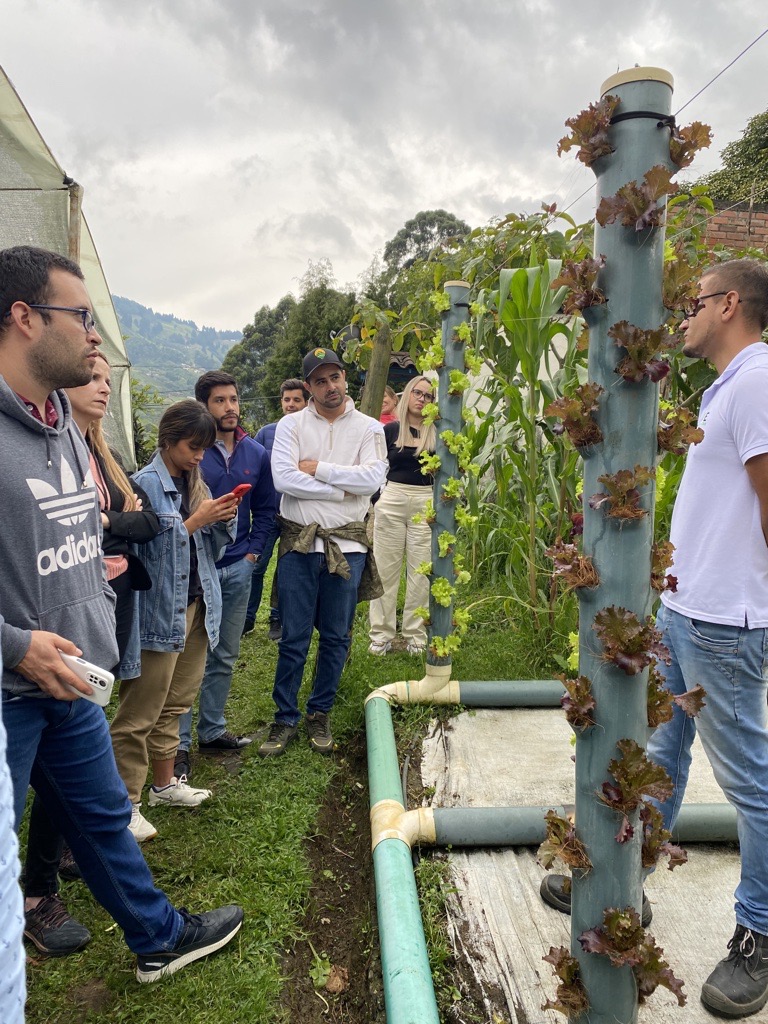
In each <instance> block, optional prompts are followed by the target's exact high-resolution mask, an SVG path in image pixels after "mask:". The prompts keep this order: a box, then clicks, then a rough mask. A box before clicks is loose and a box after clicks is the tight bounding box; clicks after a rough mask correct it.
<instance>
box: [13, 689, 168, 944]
mask: <svg viewBox="0 0 768 1024" xmlns="http://www.w3.org/2000/svg"><path fill="white" fill-rule="evenodd" d="M3 719H4V721H5V723H6V726H7V729H8V767H9V769H10V772H11V779H12V781H13V800H14V812H15V816H16V828H17V830H18V827H19V823H20V822H21V817H22V815H23V813H24V802H25V799H26V796H27V788H28V786H29V784H30V782H31V783H32V786H33V788H34V790H35V792H36V793H37V794H38V796H39V797H40V799H41V800H42V801H43V803H44V805H45V808H46V810H47V811H48V813H49V814H50V816H51V819H52V820H53V822H54V824H55V825H56V827H57V828H58V829H59V830H60V831H61V833H62V834H63V836H64V838H65V839H66V841H67V842H68V843H69V846H70V848H71V850H72V853H73V854H74V855H75V860H76V861H77V864H78V866H79V868H80V870H81V871H82V873H83V878H84V879H85V881H86V884H87V885H88V888H89V889H90V890H91V892H92V893H93V895H94V896H95V898H96V899H97V900H98V902H99V903H100V904H101V905H102V907H104V909H105V910H106V911H107V912H108V913H109V914H111V916H112V917H113V918H114V919H115V921H117V923H118V925H119V926H120V927H121V928H122V929H123V932H124V933H125V941H126V942H127V943H128V946H129V947H130V949H132V950H133V952H134V953H158V952H161V951H167V950H170V949H173V947H174V946H175V944H176V943H177V941H178V939H179V936H180V935H181V929H182V927H183V920H182V918H181V916H180V915H179V914H178V913H177V912H176V911H175V910H174V908H173V907H172V906H171V904H170V903H169V901H168V897H167V896H166V895H165V894H164V893H162V892H161V891H160V890H159V889H157V888H156V887H155V884H154V882H153V881H152V875H151V874H150V871H149V868H148V867H147V862H146V861H145V860H144V857H143V855H142V853H141V850H140V849H139V847H138V844H137V842H136V840H135V839H134V838H133V836H132V835H131V833H130V832H129V831H128V823H129V821H130V820H131V804H130V801H129V799H128V793H127V792H126V789H125V786H124V785H123V781H122V779H121V778H120V776H119V775H118V773H117V767H116V765H115V757H114V754H113V753H112V743H111V742H110V737H109V729H108V727H107V720H106V718H105V716H104V712H103V711H102V710H101V708H99V707H97V706H96V705H95V704H92V703H90V702H89V701H87V700H75V701H71V702H70V701H63V700H54V699H53V698H51V697H41V698H34V697H14V696H10V695H9V694H6V693H3Z"/></svg>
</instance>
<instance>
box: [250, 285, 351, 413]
mask: <svg viewBox="0 0 768 1024" xmlns="http://www.w3.org/2000/svg"><path fill="white" fill-rule="evenodd" d="M354 304H355V297H354V294H353V293H352V292H340V291H337V290H336V289H335V288H333V287H331V286H330V285H329V284H327V283H325V282H320V283H319V284H313V285H311V287H309V288H308V289H307V290H306V291H305V292H304V294H303V295H302V297H301V298H300V299H299V301H298V302H297V303H295V305H293V306H292V307H291V308H290V309H289V311H288V315H287V317H286V320H285V326H284V329H283V330H282V333H281V334H280V335H279V336H278V338H277V340H276V343H275V346H274V348H273V350H272V352H271V354H270V356H269V358H268V359H267V360H266V362H265V363H264V366H263V371H262V376H261V380H260V381H259V382H258V385H257V388H258V393H259V394H260V395H261V397H262V398H263V399H264V400H265V401H266V403H267V415H268V418H269V419H275V418H276V417H277V416H278V415H279V412H280V400H279V395H280V385H281V384H282V382H283V381H284V380H286V379H287V378H288V377H299V378H300V377H301V362H302V359H303V358H304V355H305V354H306V353H307V352H308V351H309V350H310V349H311V348H312V347H313V346H316V345H323V346H327V347H328V346H330V344H331V334H332V332H333V333H335V332H336V331H338V330H340V329H341V328H342V327H344V325H345V324H348V323H349V322H350V320H351V319H352V314H353V311H354ZM346 370H347V382H348V385H349V390H350V393H351V394H352V395H353V396H354V395H356V394H357V392H358V390H359V375H358V373H357V371H356V369H355V368H354V367H351V366H350V367H346Z"/></svg>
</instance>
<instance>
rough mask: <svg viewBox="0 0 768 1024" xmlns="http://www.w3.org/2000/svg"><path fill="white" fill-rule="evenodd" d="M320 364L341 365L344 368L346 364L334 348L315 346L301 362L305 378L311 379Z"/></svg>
mask: <svg viewBox="0 0 768 1024" xmlns="http://www.w3.org/2000/svg"><path fill="white" fill-rule="evenodd" d="M318 366H340V367H341V368H342V370H343V369H344V364H343V363H342V361H341V360H340V359H339V357H338V356H337V355H336V353H335V352H334V351H333V349H332V348H313V349H312V351H311V352H307V354H306V355H305V356H304V361H303V362H302V364H301V372H302V373H303V374H304V380H309V378H310V377H311V375H312V374H313V373H314V372H315V370H316V369H317V368H318Z"/></svg>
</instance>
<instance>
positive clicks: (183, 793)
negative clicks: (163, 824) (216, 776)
mask: <svg viewBox="0 0 768 1024" xmlns="http://www.w3.org/2000/svg"><path fill="white" fill-rule="evenodd" d="M212 795H213V794H212V793H211V791H210V789H195V788H194V787H192V786H188V785H187V776H186V775H180V776H179V777H178V779H177V778H176V777H175V776H174V777H173V778H172V779H171V781H170V783H169V784H168V785H167V786H164V787H163V788H162V789H155V787H154V786H150V787H149V806H150V807H158V806H159V805H160V804H170V806H172V807H197V806H198V804H201V803H202V802H203V800H207V799H208V797H209V796H212Z"/></svg>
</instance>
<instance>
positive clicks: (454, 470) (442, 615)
mask: <svg viewBox="0 0 768 1024" xmlns="http://www.w3.org/2000/svg"><path fill="white" fill-rule="evenodd" d="M445 293H446V295H447V296H448V297H449V299H450V301H451V304H450V306H449V307H448V309H447V310H445V311H444V312H443V314H442V319H443V323H442V333H441V343H442V346H443V351H444V352H445V361H444V363H443V365H442V366H441V367H440V368H439V369H438V371H437V404H438V407H439V409H440V418H439V419H438V420H437V422H436V423H435V430H436V432H437V441H436V444H435V453H436V454H437V455H438V456H439V457H440V468H439V469H438V470H437V472H436V473H435V482H434V486H433V502H434V506H435V521H434V523H432V559H431V561H432V575H431V576H430V577H429V581H430V595H429V627H428V633H429V643H428V647H427V662H428V663H429V664H430V665H448V664H450V661H451V659H450V658H438V657H437V656H436V655H434V654H433V653H432V650H431V646H432V640H433V638H434V637H447V636H450V635H451V633H453V600H451V601H450V602H449V604H448V605H443V604H438V602H437V601H435V598H434V595H433V594H432V592H431V585H432V583H433V581H434V580H435V579H438V578H442V579H446V580H447V581H448V583H450V584H451V586H453V584H454V583H455V582H456V572H455V567H454V561H453V549H450V550H449V551H447V552H446V554H444V555H441V554H440V545H439V537H440V535H441V534H443V533H449V534H451V535H452V536H456V500H455V499H454V500H451V501H444V500H443V497H444V495H443V487H444V486H445V484H447V483H448V481H449V480H454V479H458V477H459V463H458V457H457V456H456V455H455V454H453V453H452V452H450V451H449V450H448V447H447V445H446V443H445V441H444V440H443V439H442V437H441V436H440V435H441V434H442V433H443V432H444V431H446V430H451V431H453V432H454V433H455V434H460V433H461V432H462V430H463V429H464V424H463V422H462V417H461V410H462V405H463V397H462V395H461V393H458V394H452V393H451V391H452V388H451V371H452V370H458V371H460V372H462V373H463V371H464V342H462V341H459V340H458V338H457V337H456V329H457V328H458V327H459V326H460V325H461V324H465V323H467V322H468V321H469V285H468V284H467V283H466V282H465V281H447V282H446V284H445Z"/></svg>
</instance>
